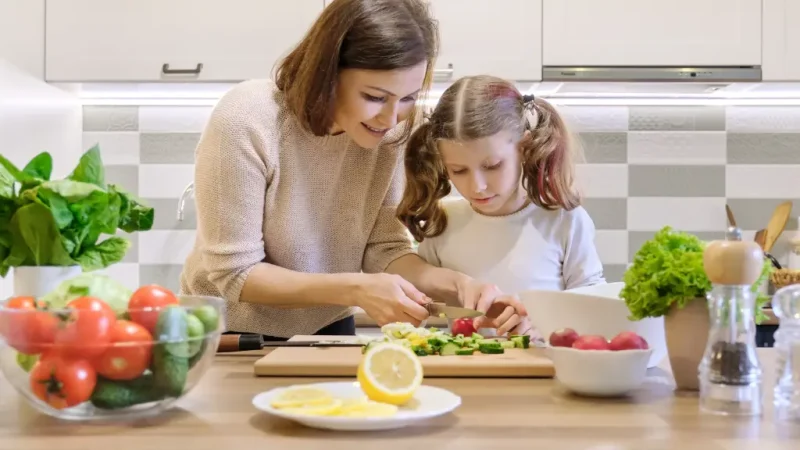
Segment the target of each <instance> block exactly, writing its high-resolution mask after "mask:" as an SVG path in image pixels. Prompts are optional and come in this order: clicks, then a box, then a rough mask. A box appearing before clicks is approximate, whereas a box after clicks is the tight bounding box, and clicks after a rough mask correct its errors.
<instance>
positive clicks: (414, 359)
mask: <svg viewBox="0 0 800 450" xmlns="http://www.w3.org/2000/svg"><path fill="white" fill-rule="evenodd" d="M357 377H358V382H359V384H360V385H361V390H362V391H364V394H366V395H367V397H368V398H369V399H370V400H373V401H374V402H378V403H388V404H390V405H403V404H405V403H407V402H408V401H409V400H411V398H413V397H414V394H415V393H416V391H417V389H418V388H419V386H420V385H421V384H422V378H423V373H422V363H421V362H420V360H419V357H418V356H417V355H415V354H414V352H413V351H411V349H409V348H407V347H405V346H403V345H400V344H396V343H393V342H385V343H380V344H378V345H375V346H373V347H372V348H370V349H369V350H368V351H367V352H366V353H365V354H364V356H363V357H362V359H361V363H360V364H359V366H358V375H357Z"/></svg>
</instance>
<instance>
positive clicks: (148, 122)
mask: <svg viewBox="0 0 800 450" xmlns="http://www.w3.org/2000/svg"><path fill="white" fill-rule="evenodd" d="M213 110H214V107H212V106H142V107H140V108H139V131H142V132H154V131H159V132H167V133H170V132H173V133H177V132H188V133H191V132H197V133H199V132H201V131H203V129H204V128H205V126H206V122H208V117H209V116H210V115H211V112H212V111H213Z"/></svg>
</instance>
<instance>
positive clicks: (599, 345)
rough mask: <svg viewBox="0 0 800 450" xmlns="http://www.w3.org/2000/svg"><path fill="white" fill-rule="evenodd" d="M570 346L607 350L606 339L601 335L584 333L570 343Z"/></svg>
mask: <svg viewBox="0 0 800 450" xmlns="http://www.w3.org/2000/svg"><path fill="white" fill-rule="evenodd" d="M572 348H577V349H578V350H609V346H608V340H606V338H604V337H603V336H597V335H584V336H581V337H579V338H578V339H576V340H575V342H573V343H572Z"/></svg>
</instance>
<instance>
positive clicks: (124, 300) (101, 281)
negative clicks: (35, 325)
mask: <svg viewBox="0 0 800 450" xmlns="http://www.w3.org/2000/svg"><path fill="white" fill-rule="evenodd" d="M131 295H133V292H132V291H131V290H130V289H128V288H127V287H125V286H124V285H123V284H121V283H120V282H118V281H116V280H114V279H113V278H111V277H108V276H106V275H101V274H97V273H82V274H80V275H78V276H76V277H73V278H70V279H69V280H65V281H62V282H61V283H60V284H59V285H58V286H57V287H56V288H55V289H54V290H53V291H51V292H48V293H47V294H46V295H45V296H44V297H42V301H43V302H44V303H45V304H46V305H47V307H48V308H51V309H56V310H57V309H64V308H66V306H67V303H69V302H70V301H72V300H74V299H76V298H79V297H85V296H89V297H95V298H99V299H101V300H103V301H104V302H105V303H107V304H108V305H109V306H110V307H111V309H113V310H114V312H115V313H116V314H117V315H118V316H119V315H121V314H123V313H124V312H125V311H127V309H128V301H129V300H130V298H131Z"/></svg>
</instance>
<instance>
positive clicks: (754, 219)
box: [727, 198, 800, 230]
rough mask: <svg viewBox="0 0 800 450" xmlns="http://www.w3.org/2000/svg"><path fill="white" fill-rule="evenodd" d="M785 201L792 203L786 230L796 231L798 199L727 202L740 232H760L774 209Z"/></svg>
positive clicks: (747, 199)
mask: <svg viewBox="0 0 800 450" xmlns="http://www.w3.org/2000/svg"><path fill="white" fill-rule="evenodd" d="M787 200H788V201H791V202H792V211H793V213H792V214H790V215H789V221H788V222H787V223H786V229H787V230H796V229H797V208H798V205H800V199H794V200H792V199H788V198H780V199H763V198H729V199H728V200H727V202H728V205H729V206H730V207H731V211H732V212H733V217H734V218H735V219H736V226H738V227H739V228H741V229H742V230H760V229H762V228H766V227H767V224H768V223H769V219H770V217H772V212H773V211H774V210H775V207H776V206H778V204H780V203H783V202H785V201H787Z"/></svg>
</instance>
